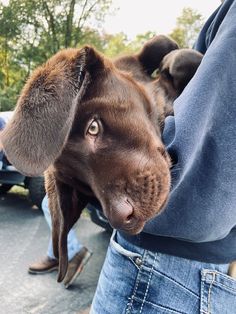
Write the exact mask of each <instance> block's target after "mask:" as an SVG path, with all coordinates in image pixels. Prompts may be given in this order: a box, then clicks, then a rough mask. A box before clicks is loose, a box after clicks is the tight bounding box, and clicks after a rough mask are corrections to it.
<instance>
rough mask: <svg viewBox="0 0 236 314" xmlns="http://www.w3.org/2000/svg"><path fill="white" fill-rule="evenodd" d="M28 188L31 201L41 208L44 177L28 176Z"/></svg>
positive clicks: (43, 194)
mask: <svg viewBox="0 0 236 314" xmlns="http://www.w3.org/2000/svg"><path fill="white" fill-rule="evenodd" d="M28 189H29V198H30V200H31V202H32V203H33V205H36V206H37V207H38V208H39V209H41V204H42V200H43V198H44V196H45V194H46V191H45V187H44V177H35V178H29V182H28Z"/></svg>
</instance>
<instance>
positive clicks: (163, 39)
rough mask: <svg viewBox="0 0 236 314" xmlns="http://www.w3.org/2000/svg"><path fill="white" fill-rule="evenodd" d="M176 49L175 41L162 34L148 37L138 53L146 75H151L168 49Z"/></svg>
mask: <svg viewBox="0 0 236 314" xmlns="http://www.w3.org/2000/svg"><path fill="white" fill-rule="evenodd" d="M175 49H178V45H177V43H176V42H175V41H173V40H172V39H170V38H169V37H167V36H164V35H158V36H155V37H153V38H152V39H150V40H149V41H148V42H147V43H146V44H145V45H144V46H143V49H142V50H141V52H140V53H139V54H138V56H137V57H138V60H139V62H140V63H141V64H142V66H143V68H144V69H145V71H146V73H147V74H148V75H151V74H152V73H153V72H154V71H155V70H156V69H158V68H159V65H160V63H161V61H162V59H163V58H164V56H165V55H167V54H168V53H169V52H170V51H172V50H175Z"/></svg>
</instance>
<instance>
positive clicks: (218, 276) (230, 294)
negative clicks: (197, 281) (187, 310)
mask: <svg viewBox="0 0 236 314" xmlns="http://www.w3.org/2000/svg"><path fill="white" fill-rule="evenodd" d="M200 309H201V310H200V312H201V314H236V280H235V279H233V278H232V277H229V276H227V275H226V274H224V273H221V272H218V271H216V270H210V269H203V270H202V272H201V306H200Z"/></svg>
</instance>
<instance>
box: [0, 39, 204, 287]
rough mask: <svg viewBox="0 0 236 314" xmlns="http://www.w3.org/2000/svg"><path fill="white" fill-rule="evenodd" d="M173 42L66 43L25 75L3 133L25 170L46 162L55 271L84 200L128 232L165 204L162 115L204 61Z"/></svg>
mask: <svg viewBox="0 0 236 314" xmlns="http://www.w3.org/2000/svg"><path fill="white" fill-rule="evenodd" d="M176 49H177V45H176V44H175V43H174V42H173V41H172V40H170V39H169V38H167V37H165V36H156V37H155V38H153V39H152V40H151V41H149V42H148V43H147V44H146V45H145V46H144V48H143V49H142V51H141V52H140V53H139V54H137V55H135V56H128V57H123V58H120V59H117V60H114V61H111V60H108V59H107V58H105V57H104V56H102V55H101V54H99V53H98V52H97V51H96V50H94V49H93V48H92V47H88V46H87V47H84V48H82V49H80V50H79V49H67V50H64V51H61V52H59V53H57V54H56V55H55V56H53V57H52V58H51V59H50V60H49V61H48V62H47V63H46V64H45V65H43V66H41V67H39V68H38V69H37V70H36V71H35V72H34V73H33V74H32V76H31V77H30V79H29V81H28V82H27V84H26V85H25V87H24V89H23V91H22V94H21V97H20V99H19V101H18V104H17V107H16V110H15V114H14V116H13V118H12V120H11V122H10V123H9V124H8V126H7V128H6V130H5V131H4V133H3V136H2V142H3V146H4V149H5V152H6V154H7V156H8V158H9V160H10V161H11V162H12V163H13V165H15V167H16V168H17V169H19V170H20V171H21V172H23V173H25V174H27V175H38V174H41V173H42V172H43V171H45V170H46V169H47V172H46V189H47V193H48V196H49V207H50V210H51V214H52V223H53V244H54V253H55V255H56V256H57V257H59V258H60V270H59V277H58V281H62V280H63V278H64V276H65V274H66V270H67V264H68V261H67V234H68V232H69V230H70V229H71V227H72V226H73V225H74V223H75V222H76V221H77V220H78V218H79V216H80V214H81V211H82V209H83V208H84V207H85V205H86V204H87V203H88V202H90V201H92V200H93V199H95V198H96V199H97V200H99V202H100V203H101V205H102V207H103V210H104V213H105V214H106V216H107V217H108V219H109V221H110V222H111V224H112V225H113V226H114V227H115V228H119V229H122V230H124V231H126V232H130V233H138V232H140V231H141V230H142V228H143V226H144V224H145V222H146V221H147V220H148V219H150V218H152V217H153V216H154V215H156V214H157V213H159V212H160V210H161V209H162V208H163V207H164V204H165V202H166V200H167V198H168V194H169V189H170V171H169V168H170V160H169V157H168V155H167V153H166V152H165V148H164V145H163V143H162V142H161V128H160V124H161V123H163V120H164V117H165V116H166V115H167V114H170V113H171V111H172V108H171V104H172V102H173V100H174V99H175V98H176V97H177V96H178V95H179V93H180V92H181V91H182V89H183V87H184V86H185V85H186V84H187V82H188V81H189V80H190V78H191V77H192V75H193V74H194V73H195V71H196V69H197V67H198V65H199V63H200V61H201V55H200V54H198V53H196V52H193V51H191V50H184V51H181V50H176ZM172 50H174V52H173V53H172V54H171V55H170V57H168V53H169V52H171V51H172ZM165 56H166V57H165ZM183 56H185V57H186V58H184V57H183ZM163 57H165V58H164V59H163ZM185 60H186V61H185ZM158 68H159V72H160V76H159V77H158V78H156V79H153V78H152V77H151V74H152V73H153V71H154V70H156V69H158ZM190 70H191V75H189V71H190ZM184 71H185V72H184ZM180 74H181V75H180ZM186 77H187V79H186V81H185V82H184V84H182V81H183V80H184V79H185V78H186ZM94 125H95V130H96V128H97V130H98V134H95V135H94V134H93V131H94Z"/></svg>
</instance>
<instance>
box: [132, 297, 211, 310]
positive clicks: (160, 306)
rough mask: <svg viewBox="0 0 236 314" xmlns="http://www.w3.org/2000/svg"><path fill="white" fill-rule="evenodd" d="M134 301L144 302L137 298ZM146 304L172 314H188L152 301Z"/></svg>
mask: <svg viewBox="0 0 236 314" xmlns="http://www.w3.org/2000/svg"><path fill="white" fill-rule="evenodd" d="M134 300H136V301H137V302H142V300H141V299H139V298H137V297H134ZM145 303H146V304H150V305H152V306H153V307H157V308H162V309H165V310H167V311H170V312H172V313H176V314H188V313H186V312H180V311H178V310H174V309H172V308H170V307H167V306H163V305H161V304H155V303H152V302H151V301H145ZM204 314H209V313H205V312H204Z"/></svg>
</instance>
